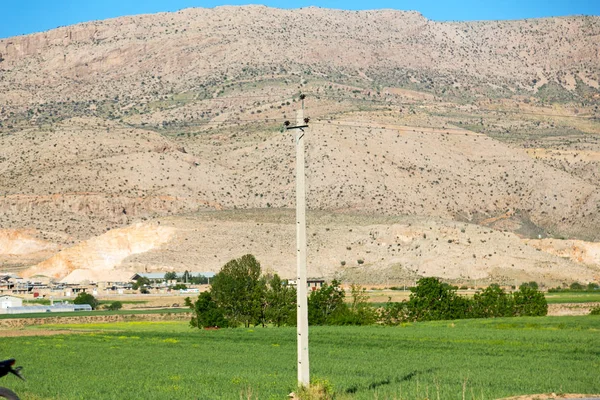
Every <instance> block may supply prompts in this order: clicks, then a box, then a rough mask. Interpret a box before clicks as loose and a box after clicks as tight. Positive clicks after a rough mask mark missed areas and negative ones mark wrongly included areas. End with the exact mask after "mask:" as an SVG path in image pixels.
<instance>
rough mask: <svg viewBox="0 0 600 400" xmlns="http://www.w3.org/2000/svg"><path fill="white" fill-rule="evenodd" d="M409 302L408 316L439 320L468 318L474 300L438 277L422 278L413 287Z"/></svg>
mask: <svg viewBox="0 0 600 400" xmlns="http://www.w3.org/2000/svg"><path fill="white" fill-rule="evenodd" d="M411 292H412V293H411V294H410V299H409V300H408V302H407V305H406V306H407V309H408V310H407V311H408V318H409V320H412V321H437V320H445V319H460V318H466V317H467V316H468V315H469V314H470V309H471V307H472V304H471V303H472V302H471V300H469V299H468V298H466V297H461V296H458V295H457V294H456V289H454V288H453V287H451V286H450V285H448V284H447V283H443V282H442V281H440V280H439V279H438V278H422V279H419V281H418V282H417V286H416V287H415V288H411Z"/></svg>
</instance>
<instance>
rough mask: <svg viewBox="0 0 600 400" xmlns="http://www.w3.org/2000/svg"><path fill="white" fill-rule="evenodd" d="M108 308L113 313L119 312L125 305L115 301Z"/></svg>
mask: <svg viewBox="0 0 600 400" xmlns="http://www.w3.org/2000/svg"><path fill="white" fill-rule="evenodd" d="M106 308H107V309H109V310H111V311H117V310H120V309H121V308H123V303H121V302H120V301H113V302H112V303H110V304H109V305H108V306H107V307H106Z"/></svg>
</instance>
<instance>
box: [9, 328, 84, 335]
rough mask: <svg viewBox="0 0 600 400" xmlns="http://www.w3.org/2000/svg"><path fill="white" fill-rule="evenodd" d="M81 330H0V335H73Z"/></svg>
mask: <svg viewBox="0 0 600 400" xmlns="http://www.w3.org/2000/svg"><path fill="white" fill-rule="evenodd" d="M78 333H82V332H77V331H67V330H41V329H36V330H22V329H19V330H0V337H23V336H54V335H73V334H78Z"/></svg>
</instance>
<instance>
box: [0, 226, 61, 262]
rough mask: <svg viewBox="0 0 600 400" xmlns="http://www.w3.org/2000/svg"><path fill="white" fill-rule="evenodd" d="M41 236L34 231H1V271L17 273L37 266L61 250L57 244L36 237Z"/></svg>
mask: <svg viewBox="0 0 600 400" xmlns="http://www.w3.org/2000/svg"><path fill="white" fill-rule="evenodd" d="M39 234H40V232H38V231H36V230H34V229H0V271H1V272H9V271H16V270H20V269H22V268H24V267H26V266H28V265H32V264H36V263H38V262H40V261H43V260H45V259H47V258H48V257H50V256H52V254H54V253H55V252H56V251H57V250H58V249H59V248H60V245H59V244H57V243H54V242H52V241H50V240H44V239H40V238H39V237H36V235H39ZM9 266H10V268H9Z"/></svg>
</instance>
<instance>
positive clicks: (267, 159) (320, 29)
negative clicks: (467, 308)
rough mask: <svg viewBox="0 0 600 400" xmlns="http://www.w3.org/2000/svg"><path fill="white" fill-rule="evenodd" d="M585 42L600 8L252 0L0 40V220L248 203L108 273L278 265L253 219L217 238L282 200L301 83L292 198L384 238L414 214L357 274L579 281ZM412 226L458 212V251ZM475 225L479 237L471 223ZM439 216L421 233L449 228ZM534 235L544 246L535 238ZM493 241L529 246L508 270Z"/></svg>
mask: <svg viewBox="0 0 600 400" xmlns="http://www.w3.org/2000/svg"><path fill="white" fill-rule="evenodd" d="M599 40H600V18H598V17H566V18H548V19H534V20H522V21H483V22H435V21H430V20H427V19H426V18H424V17H423V16H421V15H420V14H418V13H415V12H401V11H394V10H374V11H341V10H327V9H319V8H304V9H297V10H280V9H273V8H267V7H262V6H244V7H217V8H215V9H186V10H182V11H179V12H176V13H162V14H155V15H142V16H134V17H123V18H117V19H112V20H106V21H97V22H90V23H85V24H79V25H75V26H70V27H63V28H58V29H55V30H52V31H49V32H45V33H39V34H33V35H27V36H21V37H15V38H9V39H4V40H0V60H2V61H0V228H2V229H4V231H3V232H4V235H5V236H6V237H13V238H14V237H17V238H18V237H20V236H18V235H16V236H15V232H17V233H18V232H23V231H26V232H28V235H29V236H27V238H28V239H27V240H37V241H40V243H44V246H45V247H44V249H62V250H64V251H67V250H68V249H70V248H74V249H75V250H73V251H75V252H76V253H77V254H79V253H81V252H85V251H87V250H85V249H86V248H87V247H86V246H87V245H88V244H89V243H90V241H91V243H92V244H93V243H96V242H95V240H101V239H100V238H101V237H102V236H99V235H104V234H106V232H107V230H113V229H134V230H135V229H139V226H145V225H143V224H147V223H150V224H152V223H158V222H161V221H162V223H163V224H165V223H169V222H168V221H171V222H170V224H171V225H173V226H172V228H173V229H175V231H176V232H178V230H182V232H185V231H186V229H187V228H184V227H185V226H187V225H186V224H185V223H183V222H173V221H180V220H181V221H184V220H185V221H188V220H189V218H192V219H195V220H196V221H197V223H198V224H201V223H202V221H204V220H203V218H205V217H204V215H205V213H206V212H210V210H217V211H218V212H220V213H225V214H222V215H228V214H226V213H228V212H231V211H233V210H241V209H247V210H253V211H251V212H250V214H244V213H241V214H240V215H242V216H243V217H241V219H240V218H237V219H236V224H238V225H236V226H233V225H231V226H230V225H228V223H225V222H223V221H222V220H221V219H219V218H217V220H216V222H215V224H216V227H215V229H216V230H223V229H225V228H224V227H226V226H227V227H230V229H233V232H232V234H229V235H225V234H223V235H220V236H218V237H215V238H212V237H211V238H210V239H211V241H216V242H215V243H212V242H210V243H207V242H206V241H205V240H202V239H201V238H199V237H197V236H194V235H191V236H186V239H187V240H186V241H187V242H188V244H191V245H192V247H193V246H200V249H201V248H212V246H213V245H214V246H215V247H216V250H211V252H214V253H216V254H214V257H212V258H211V262H208V261H207V260H206V259H204V258H202V257H200V258H197V257H196V258H194V257H192V258H188V259H186V257H183V258H182V257H181V256H180V255H175V253H177V251H174V250H168V249H169V248H176V249H182V248H183V247H181V246H179V245H178V244H175V243H174V242H172V241H173V240H176V239H174V238H177V237H180V236H178V234H174V235H172V236H170V239H168V240H167V241H166V242H161V243H162V244H159V245H157V246H156V247H153V248H152V250H148V251H150V252H153V253H152V254H154V252H158V253H160V252H161V251H162V252H163V253H164V254H163V255H160V256H158V255H155V256H152V257H150V256H149V255H148V256H144V255H140V254H137V253H136V254H137V255H134V254H131V255H130V256H129V257H131V258H130V259H129V258H125V259H121V258H120V259H119V260H120V261H119V262H118V263H116V264H115V265H113V266H111V267H110V268H113V267H114V268H117V269H118V268H122V267H123V268H124V267H125V266H130V267H131V266H132V265H134V266H135V267H136V268H151V269H158V270H165V269H177V270H179V269H182V270H183V269H189V270H198V269H202V266H207V268H210V269H212V270H218V267H219V265H220V264H219V263H221V264H222V263H223V262H225V261H227V260H226V259H225V258H227V257H230V256H231V257H234V256H239V255H241V254H243V253H247V252H249V253H256V254H261V255H263V258H264V259H266V260H268V264H269V265H268V267H270V268H272V269H274V270H278V271H280V272H282V273H284V272H285V274H287V275H289V274H290V273H291V269H290V267H289V266H290V265H293V263H290V260H293V257H294V254H295V252H294V247H293V243H288V242H287V241H286V242H285V243H286V244H285V245H284V244H282V243H279V244H278V245H277V248H276V249H275V248H274V250H273V251H274V252H276V253H277V254H279V255H280V256H277V257H275V256H274V255H272V254H270V253H269V251H270V250H269V249H270V246H271V245H274V242H273V240H272V239H270V238H269V235H268V234H264V233H262V234H261V235H263V236H260V239H259V238H258V237H257V238H256V240H255V241H254V242H253V243H254V244H253V245H252V244H247V245H246V246H244V247H243V248H242V247H240V246H237V247H236V246H233V247H232V246H231V244H230V243H232V242H234V243H235V241H236V240H235V238H236V235H237V234H238V233H239V232H241V231H243V230H244V229H245V228H244V229H243V228H242V227H247V228H248V229H250V228H249V227H250V226H251V225H252V224H253V223H254V222H253V221H254V218H257V217H256V216H255V214H254V213H262V214H264V215H265V216H264V217H261V218H267V219H268V218H269V217H268V215H270V214H269V213H272V212H274V210H273V209H281V210H282V212H283V214H282V215H288V214H286V212H284V211H285V209H288V208H293V207H294V204H295V203H294V201H295V185H294V179H295V178H294V174H295V172H294V165H295V161H294V144H293V139H292V136H291V134H288V133H285V132H284V131H283V129H282V126H283V121H285V120H292V121H293V120H295V118H296V117H295V113H296V110H297V109H298V108H299V107H300V101H299V94H300V93H304V94H306V96H307V97H306V100H305V101H304V106H305V114H306V115H308V116H309V117H310V119H311V120H310V123H309V125H310V129H309V131H308V132H307V135H306V145H307V149H306V151H307V158H306V164H307V165H306V166H307V185H308V189H307V190H308V191H307V202H308V207H309V209H310V210H313V211H314V212H322V213H325V214H326V215H329V216H330V217H329V218H333V219H335V218H339V219H340V220H343V221H345V220H344V218H350V219H351V220H352V221H362V220H363V219H366V220H369V221H371V222H369V223H368V224H367V225H368V226H372V227H377V228H372V229H377V230H378V231H379V230H381V231H385V232H388V231H390V230H391V231H394V230H396V229H400V228H397V224H398V220H396V219H394V218H400V220H402V219H403V218H416V220H415V221H418V223H417V222H415V224H417V225H418V226H419V229H420V230H419V231H417V233H415V238H416V237H421V239H419V241H416V242H415V246H417V245H418V247H414V246H408V250H407V251H408V252H409V253H410V256H406V257H401V258H398V257H393V256H392V253H387V252H384V253H381V254H379V253H378V254H379V255H380V256H381V257H379V256H378V258H376V259H375V258H374V259H371V257H369V256H367V255H366V254H362V255H361V254H352V257H363V258H364V260H363V261H365V263H364V264H361V265H360V268H361V270H362V269H364V271H363V272H361V274H359V275H360V280H361V281H365V282H368V281H372V282H375V281H377V282H380V281H381V280H382V279H381V274H382V273H379V275H378V273H377V272H376V271H385V270H387V269H389V268H392V267H393V268H396V269H397V268H400V270H402V271H404V272H402V273H397V274H396V273H395V274H392V275H389V274H388V275H387V276H388V278H390V277H391V279H396V278H398V279H400V277H406V276H417V275H419V274H421V275H427V274H435V275H439V276H444V277H446V278H448V279H455V280H460V279H471V278H475V277H476V278H478V279H484V278H486V277H487V279H490V280H493V279H496V280H499V279H504V280H506V281H511V280H512V279H513V278H514V277H516V276H519V277H522V278H523V279H526V278H527V279H538V280H544V279H545V280H547V281H548V282H558V283H561V282H568V281H569V279H572V280H577V279H581V280H586V281H589V280H592V279H595V278H594V277H595V276H597V275H598V274H599V271H600V267H599V266H598V262H597V260H596V258H594V257H593V256H589V257H583V258H582V257H576V256H575V255H573V257H571V256H570V255H569V254H567V255H566V256H567V257H571V259H570V261H569V262H566V261H565V259H564V257H565V252H564V246H565V243H567V242H566V241H569V242H568V243H570V245H569V246H571V247H572V248H573V254H575V253H577V252H578V251H579V250H577V251H576V250H575V248H577V249H581V248H585V249H594V248H595V246H596V244H595V243H594V242H600V229H599V228H598V226H600V111H599V109H598V106H599V103H600V90H599V87H600V86H599V85H600V67H599V66H600V56H599V54H598V46H597V43H598V41H599ZM210 215H212V213H211V214H210ZM248 215H254V216H253V217H249V216H248ZM244 216H246V217H247V218H248V220H247V221H245V220H244V218H246V217H244ZM288 217H289V218H290V220H289V221H287V222H285V224H287V223H291V224H293V215H292V214H289V215H288ZM173 218H174V219H173ZM211 218H212V217H211ZM380 218H383V219H384V223H383V225H381V224H380V223H379V222H378V221H379V219H380ZM386 218H392V219H391V220H387V219H386ZM172 219H173V220H172ZM385 221H387V222H385ZM428 221H438V222H436V224H437V225H436V226H444V227H445V228H443V229H442V231H444V232H446V231H445V230H448V231H447V232H450V231H453V230H455V229H457V228H456V227H457V226H463V225H460V224H467V225H464V226H466V227H465V228H464V229H467V230H469V229H471V230H472V231H473V235H474V236H473V238H471V240H470V241H467V242H465V243H463V244H462V246H464V248H462V247H461V249H462V250H461V251H460V252H454V251H448V252H446V251H443V252H441V253H440V252H439V251H440V249H443V248H444V247H436V248H437V249H438V250H434V249H435V248H434V247H431V246H429V245H425V243H420V241H422V240H424V241H426V242H429V241H430V239H427V238H423V237H422V236H423V235H425V236H427V234H428V232H427V231H428V229H427V228H428V227H429V222H428ZM140 224H141V225H140ZM331 224H332V225H331V226H330V227H329V228H330V229H332V227H333V226H338V225H339V224H338V223H336V222H331ZM340 224H341V222H340ZM344 224H346V223H343V224H342V225H343V226H344V229H345V228H346V227H347V226H348V225H347V224H346V225H344ZM357 224H358V222H357ZM386 224H388V225H386ZM457 224H459V225H457ZM359 225H360V224H359ZM363 225H364V224H363ZM148 226H151V225H148ZM169 226H170V225H169ZM384 226H387V227H384ZM477 226H479V227H480V228H481V229H480V230H479V231H478V230H477V229H476V228H475V227H477ZM127 227H129V228H127ZM136 227H138V228H136ZM467 227H468V228H467ZM282 229H283V228H282ZM286 229H287V228H286ZM348 229H351V228H348ZM356 229H358V228H356ZM369 229H371V228H369ZM369 229H367V230H369ZM402 229H404V228H402ZM440 229H441V228H440ZM489 229H491V230H492V233H494V235H496V233H498V235H497V236H493V237H494V239H490V240H489V241H488V240H486V239H484V237H485V236H481V237H479V235H487V233H484V232H487V231H488V230H489ZM421 231H422V232H421ZM447 232H446V233H444V234H443V235H442V233H439V235H438V236H436V237H437V238H438V239H439V238H444V239H445V240H446V241H447V240H453V241H454V240H458V239H457V238H455V237H453V236H452V235H449V234H448V233H447ZM0 233H2V231H0ZM502 233H505V234H510V235H512V236H511V238H512V239H511V240H513V242H512V244H507V242H505V241H503V240H501V239H500V237H501V234H502ZM181 235H184V233H181ZM257 235H258V233H257ZM264 235H266V236H264ZM386 235H391V233H389V232H388V233H386ZM444 235H446V236H448V235H449V236H448V237H446V236H444ZM184 236H185V235H184ZM475 236H477V238H478V239H477V240H479V241H481V240H486V242H484V243H486V244H485V246H484V247H485V248H486V249H485V250H483V251H484V252H486V253H487V254H496V255H498V254H500V256H497V257H496V258H495V259H494V260H495V261H494V263H493V267H492V266H491V264H488V265H484V263H473V262H472V261H471V260H472V259H473V258H474V257H473V254H474V253H477V251H471V250H474V249H475V244H473V239H474V238H475ZM135 237H136V236H135V235H134V238H135ZM359 237H360V235H358V236H356V235H350V236H349V237H348V238H347V240H348V241H349V242H353V241H357V240H358V241H360V238H359ZM544 238H549V239H553V240H549V241H546V242H539V243H538V242H532V241H531V239H536V240H539V239H544ZM392 239H393V235H392V236H389V237H387V236H386V239H385V242H386V243H387V244H389V242H390V241H392ZM15 240H21V239H15ZM23 240H25V239H23ZM311 240H316V239H314V238H310V237H309V246H310V243H311ZM415 240H416V239H415ZM12 243H13V244H12V245H11V246H12V247H11V248H16V244H15V243H18V242H12ZM36 243H37V242H36ZM326 243H333V242H331V240H330V239H328V240H327V241H326ZM398 243H399V242H398ZM451 243H452V242H451ZM480 243H481V242H480ZM574 243H575V244H574ZM285 246H290V248H289V249H288V253H286V247H285ZM332 246H333V247H332V248H331V249H329V250H328V253H327V254H328V255H327V257H326V258H325V259H322V258H321V256H320V255H317V254H314V255H313V257H314V259H313V263H314V264H315V265H321V267H320V270H319V272H318V273H319V274H323V275H327V276H334V275H335V274H338V273H342V272H344V271H346V270H347V268H342V267H343V266H342V265H341V261H349V260H345V259H346V258H348V257H349V256H348V255H347V254H346V252H347V250H344V248H345V247H352V246H339V247H340V248H339V249H337V247H336V246H334V245H333V244H332ZM507 246H510V248H521V247H522V246H525V247H523V249H533V250H531V251H529V250H527V251H526V250H523V254H524V255H523V256H522V257H520V260H521V261H520V263H521V264H522V265H519V262H517V264H516V266H515V262H514V259H513V257H514V256H515V254H511V252H510V251H507ZM88 247H89V246H88ZM141 247H144V246H141ZM102 248H103V249H105V250H106V251H108V250H107V248H106V247H102ZM225 248H227V249H229V250H228V251H225ZM82 249H83V250H82ZM219 249H220V251H217V250H219ZM48 251H50V250H45V251H44V252H39V251H38V252H37V253H36V254H37V255H35V254H34V255H31V254H29V255H27V256H25V255H23V254H21V255H19V256H18V257H17V256H16V255H15V254H12V253H10V252H9V251H8V250H5V251H4V252H2V251H0V262H1V263H3V265H5V268H2V266H0V269H6V268H8V267H10V268H15V269H16V270H19V269H23V268H26V267H28V266H30V265H31V264H32V263H36V264H37V263H38V262H41V263H42V264H40V265H51V264H52V262H51V261H48V260H51V259H48V257H47V254H48ZM94 251H95V250H94ZM365 251H366V250H365ZM540 251H542V252H543V253H544V255H543V257H542V258H540V257H539V256H540V254H539V252H540ZM586 251H587V250H586ZM589 251H593V250H589ZM185 252H186V254H193V252H192V251H191V249H189V248H186V250H185ZM190 252H191V253H190ZM567 253H568V252H567ZM119 254H125V253H119ZM148 254H150V253H148ZM161 254H162V253H161ZM321 254H322V253H321ZM367 254H368V253H367ZM465 255H467V256H468V257H465ZM421 256H423V257H425V258H426V259H427V260H428V261H423V259H420V258H419V257H421ZM481 256H483V254H482V255H481ZM36 257H37V258H36ZM165 257H170V258H167V259H165ZM469 257H470V258H469ZM58 258H60V257H58ZM58 258H57V259H58ZM445 258H447V260H446V259H445ZM74 259H81V257H80V256H79V255H78V256H77V257H75V258H74ZM134 259H135V260H137V261H135V263H134V264H132V262H133V260H134ZM169 259H170V260H180V261H177V262H169V261H168V260H169ZM215 259H216V260H218V262H214V261H215ZM475 259H478V258H477V254H475ZM19 260H21V261H19ZM140 260H141V261H140ZM144 260H145V261H144ZM156 260H161V261H160V262H157V261H156ZM186 260H187V261H186ZM325 260H328V261H325ZM434 260H435V261H434ZM442 260H444V261H443V264H445V265H447V266H448V268H451V269H452V271H443V270H441V269H440V268H441V267H438V266H437V265H438V263H439V262H442ZM446 261H447V262H446ZM544 263H546V264H544ZM198 264H201V265H198ZM309 264H310V262H309ZM0 265H1V264H0ZM52 265H53V264H52ZM52 265H51V266H50V267H48V268H50V269H49V271H50V270H52V271H55V270H56V269H55V267H56V265H54V266H52ZM286 265H287V266H286ZM502 265H506V268H507V271H508V272H507V273H506V274H503V273H501V272H499V271H501V270H502ZM509 265H511V267H509ZM541 265H552V266H553V267H551V270H552V272H550V270H549V271H547V272H546V273H543V272H542V270H541V269H540V268H542V267H541ZM398 266H400V267H398ZM39 268H40V267H37V269H35V271H36V273H38V272H39V271H40V269H39ZM53 268H54V269H53ZM69 268H70V270H69V271H72V270H73V268H75V269H77V268H78V266H77V265H75V266H71V267H69ZM90 268H91V269H93V268H94V267H90ZM549 268H550V267H549ZM542 269H543V268H542ZM516 270H519V271H520V272H518V273H517V272H515V271H516ZM32 271H34V270H32ZM510 271H513V272H510ZM560 271H562V272H560ZM442 272H443V273H442ZM67 273H68V271H67V270H65V271H64V274H62V275H63V276H64V275H66V274H67ZM344 273H346V274H347V275H348V274H350V273H349V272H347V271H346V272H344ZM52 274H54V275H56V274H55V273H54V272H53V273H52ZM60 275H61V274H58V275H56V276H60ZM351 275H352V274H350V275H348V276H351ZM352 276H355V278H356V277H357V276H358V275H356V274H354V275H352ZM365 277H368V278H365ZM349 279H350V278H349ZM356 279H358V278H356Z"/></svg>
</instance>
